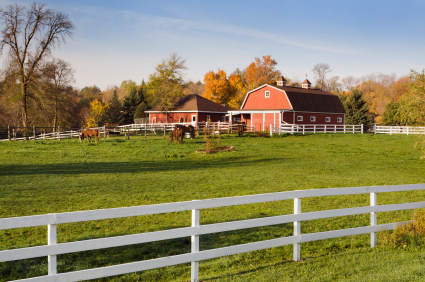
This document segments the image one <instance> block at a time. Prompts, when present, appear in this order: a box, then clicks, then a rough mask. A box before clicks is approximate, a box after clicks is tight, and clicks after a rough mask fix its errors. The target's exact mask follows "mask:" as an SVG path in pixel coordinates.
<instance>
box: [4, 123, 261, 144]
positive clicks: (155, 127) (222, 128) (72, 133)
mask: <svg viewBox="0 0 425 282" xmlns="http://www.w3.org/2000/svg"><path fill="white" fill-rule="evenodd" d="M178 124H180V125H186V126H188V125H192V126H194V127H195V128H196V131H202V130H204V129H205V128H207V129H208V130H210V131H212V132H214V133H225V132H227V133H228V134H229V133H232V132H235V131H237V130H238V125H237V124H230V125H229V123H227V122H211V123H208V124H206V123H202V122H199V123H197V124H196V123H191V122H184V123H141V124H127V125H120V126H115V127H105V126H102V127H92V128H91V129H98V130H99V134H103V135H104V138H105V134H104V133H105V132H107V133H111V132H112V133H117V132H119V133H120V134H123V135H125V136H126V138H127V137H128V136H129V135H130V133H133V134H134V133H136V134H137V133H141V134H143V133H144V134H145V137H146V134H147V132H150V133H155V134H158V133H163V135H164V138H165V134H166V132H169V131H172V130H174V129H175V126H176V125H178ZM244 127H245V131H254V132H255V126H249V125H244ZM82 130H83V129H65V130H64V129H61V128H60V127H59V128H58V130H57V131H53V132H49V133H46V132H45V131H44V132H43V130H42V129H40V128H36V127H34V129H33V130H32V131H33V132H34V133H35V134H31V135H30V136H27V137H17V135H18V134H17V131H15V128H9V129H8V131H7V132H6V133H7V138H4V139H0V141H23V140H61V139H68V138H77V137H78V135H79V134H80V132H81V131H82ZM37 131H38V133H37Z"/></svg>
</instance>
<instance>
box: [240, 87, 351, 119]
mask: <svg viewBox="0 0 425 282" xmlns="http://www.w3.org/2000/svg"><path fill="white" fill-rule="evenodd" d="M264 86H271V87H274V88H276V89H279V90H283V91H285V93H286V96H287V97H288V100H289V102H290V104H291V105H292V109H293V110H294V111H297V112H298V111H299V112H320V113H335V114H345V109H344V106H343V105H342V103H341V101H340V100H339V97H338V96H337V95H335V94H332V93H329V92H327V91H323V90H319V89H306V88H300V87H292V86H277V85H269V84H265V85H263V86H261V87H260V88H262V87H264ZM260 88H257V89H255V90H253V91H251V92H254V91H256V90H258V89H260ZM251 92H249V93H248V94H247V95H249V94H250V93H251ZM247 98H248V97H246V98H245V101H246V99H247ZM245 101H244V104H245Z"/></svg>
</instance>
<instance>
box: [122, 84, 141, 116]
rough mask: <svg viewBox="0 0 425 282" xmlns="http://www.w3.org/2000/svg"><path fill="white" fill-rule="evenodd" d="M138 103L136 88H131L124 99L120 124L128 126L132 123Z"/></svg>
mask: <svg viewBox="0 0 425 282" xmlns="http://www.w3.org/2000/svg"><path fill="white" fill-rule="evenodd" d="M140 102H141V101H140V99H139V96H138V92H137V89H136V87H132V88H131V89H130V91H129V92H128V95H127V96H125V97H124V101H123V105H122V111H123V114H122V118H121V124H130V123H133V122H134V113H135V111H136V108H137V106H138V105H139V104H140Z"/></svg>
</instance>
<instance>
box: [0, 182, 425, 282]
mask: <svg viewBox="0 0 425 282" xmlns="http://www.w3.org/2000/svg"><path fill="white" fill-rule="evenodd" d="M413 190H425V184H412V185H395V186H370V187H356V188H329V189H314V190H298V191H289V192H279V193H271V194H259V195H250V196H239V197H229V198H218V199H208V200H199V201H187V202H176V203H166V204H158V205H147V206H135V207H126V208H113V209H104V210H90V211H80V212H66V213H54V214H45V215H34V216H25V217H15V218H3V219H0V229H11V228H26V227H32V226H42V225H47V227H48V228H47V242H48V244H47V245H44V246H37V247H28V248H20V249H12V250H4V251H0V262H5V261H14V260H22V259H29V258H35V257H43V256H47V257H48V275H47V276H41V277H34V278H28V279H22V280H19V281H28V282H29V281H31V282H38V281H40V282H41V281H43V282H46V281H47V282H48V281H55V282H59V281H80V280H89V279H97V278H101V277H108V276H114V275H121V274H125V273H132V272H137V271H143V270H147V269H154V268H160V267H166V266H172V265H178V264H183V263H188V262H191V281H193V282H195V281H199V261H202V260H208V259H213V258H218V257H223V256H229V255H234V254H239V253H245V252H251V251H257V250H262V249H267V248H274V247H279V246H285V245H293V259H294V261H299V260H300V247H301V243H304V242H311V241H317V240H324V239H330V238H337V237H344V236H351V235H359V234H367V233H370V246H371V247H372V248H373V247H375V245H376V233H377V232H379V231H381V230H392V229H395V228H396V227H397V226H398V225H400V224H403V223H406V222H395V223H389V224H377V222H376V214H377V213H378V212H388V211H398V210H408V209H417V208H424V207H425V202H423V201H422V202H414V203H402V204H391V205H377V194H378V193H388V192H400V191H413ZM354 194H369V195H370V196H369V197H370V206H364V207H356V208H346V209H337V210H325V211H316V212H308V213H302V212H301V199H302V198H308V197H323V196H337V195H354ZM291 199H293V200H294V214H289V215H280V216H273V217H264V218H257V219H249V220H241V221H233V222H224V223H215V224H208V225H200V210H201V209H209V208H218V207H226V206H235V205H246V204H254V203H261V202H271V201H281V200H291ZM189 210H191V211H192V226H191V227H184V228H177V229H170V230H164V231H156V232H148V233H140V234H133V235H125V236H117V237H109V238H101V239H91V240H84V241H76V242H68V243H61V244H57V239H56V238H57V228H56V226H57V225H58V224H64V223H70V222H83V221H90V220H102V219H111V218H121V217H130V216H142V215H151V214H163V213H170V212H180V211H189ZM358 214H370V226H364V227H355V228H348V229H340V230H333V231H326V232H318V233H309V234H301V222H302V221H307V220H315V219H323V218H331V217H340V216H348V215H358ZM284 223H293V226H294V233H293V236H288V237H283V238H277V239H271V240H265V241H259V242H254V243H248V244H241V245H235V246H230V247H224V248H217V249H211V250H204V251H201V250H200V249H199V236H201V235H205V234H211V233H217V232H226V231H233V230H240V229H247V228H255V227H262V226H270V225H277V224H284ZM189 236H190V237H191V244H192V245H191V247H192V248H191V253H187V254H182V255H174V256H168V257H162V258H157V259H151V260H145V261H138V262H132V263H125V264H119V265H114V266H107V267H100V268H94V269H87V270H80V271H74V272H68V273H57V255H60V254H67V253H74V252H81V251H88V250H96V249H103V248H112V247H118V246H126V245H132V244H140V243H148V242H154V241H161V240H169V239H175V238H182V237H189Z"/></svg>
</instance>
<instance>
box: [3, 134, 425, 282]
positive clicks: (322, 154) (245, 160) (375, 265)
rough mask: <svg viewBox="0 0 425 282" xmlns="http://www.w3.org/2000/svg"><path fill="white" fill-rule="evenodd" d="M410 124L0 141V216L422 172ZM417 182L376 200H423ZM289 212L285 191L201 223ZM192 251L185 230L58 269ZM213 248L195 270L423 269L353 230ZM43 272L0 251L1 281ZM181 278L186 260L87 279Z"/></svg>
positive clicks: (392, 273)
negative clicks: (216, 141)
mask: <svg viewBox="0 0 425 282" xmlns="http://www.w3.org/2000/svg"><path fill="white" fill-rule="evenodd" d="M415 138H416V137H414V136H405V135H399V136H397V135H392V136H390V135H373V134H364V135H361V134H346V135H343V134H316V135H306V136H286V137H278V138H261V137H244V138H238V137H235V136H230V137H227V136H223V137H222V139H221V143H220V145H221V146H225V145H231V146H234V147H235V150H234V151H229V152H220V153H217V154H210V155H205V154H198V153H195V151H196V150H202V149H203V148H204V141H203V139H202V138H198V139H196V140H187V139H185V140H184V144H182V145H180V144H174V143H169V142H168V138H167V139H166V140H164V139H162V138H161V137H160V136H157V137H153V136H150V137H148V139H147V140H144V139H143V138H142V137H141V136H132V137H131V139H130V140H124V138H122V137H118V138H113V137H112V138H109V139H108V140H107V141H103V138H101V141H100V143H99V144H88V143H86V142H84V143H80V142H79V141H78V140H77V139H73V140H70V139H67V140H62V141H60V142H59V141H35V142H34V141H31V142H1V143H0V181H1V185H0V195H1V197H0V217H1V218H5V217H17V216H28V215H36V214H46V213H59V212H68V211H81V210H92V209H107V208H116V207H128V206H137V205H150V204H159V203H168V202H176V201H190V200H196V199H209V198H219V197H231V196H240V195H252V194H260V193H272V192H281V191H291V190H302V189H319V188H331V187H358V186H372V185H373V186H375V185H395V184H414V183H425V170H424V169H425V161H424V160H422V159H420V152H419V151H418V150H416V149H414V147H413V144H414V139H415ZM424 198H425V191H415V192H400V193H387V194H378V204H392V203H403V202H416V201H423V200H424ZM367 205H369V195H368V194H367V195H366V194H365V195H350V196H335V197H321V198H307V199H303V200H302V211H303V212H309V211H318V210H327V209H340V208H348V207H359V206H367ZM412 212H413V211H400V212H388V213H380V214H378V224H381V223H389V222H396V221H402V220H410V219H411V216H412ZM290 213H293V201H277V202H270V203H261V204H254V205H243V206H235V207H225V208H214V209H208V210H202V211H201V224H211V223H218V222H227V221H235V220H242V219H251V218H259V217H267V216H275V215H282V214H290ZM369 222H370V219H369V215H368V214H365V215H358V216H345V217H335V218H330V219H323V220H314V221H308V222H303V223H302V232H303V233H311V232H322V231H327V230H335V229H343V228H352V227H359V226H365V225H368V224H369ZM190 224H191V216H190V212H189V211H187V212H179V213H169V214H163V215H151V216H139V217H130V218H121V219H111V220H101V221H89V222H84V223H75V224H62V225H58V243H62V242H70V241H78V240H86V239H92V238H102V237H109V236H117V235H126V234H134V233H140V232H151V231H157V230H165V229H171V228H181V227H186V226H190ZM292 229H293V227H292V224H283V225H276V226H269V227H261V228H254V229H249V230H240V231H232V232H224V233H217V234H210V235H204V236H201V237H200V249H201V250H206V249H213V248H219V247H225V246H231V245H235V244H243V243H249V242H255V241H260V240H268V239H273V238H279V237H282V236H291V234H292V231H293V230H292ZM46 243H47V227H44V226H43V227H34V228H22V229H12V230H1V231H0V250H6V249H11V248H20V247H28V246H37V245H44V244H46ZM187 252H190V238H181V239H175V240H167V241H160V242H155V243H147V244H139V245H133V246H128V247H119V248H110V249H102V250H96V251H87V252H80V253H73V254H67V255H59V256H58V272H59V273H61V272H68V271H76V270H82V269H89V268H94V267H102V266H108V265H115V264H120V263H126V262H133V261H140V260H146V259H152V258H158V257H163V256H169V255H175V254H182V253H187ZM301 257H302V261H301V262H292V246H284V247H279V248H273V249H268V250H263V251H257V252H250V253H245V254H239V255H234V256H229V257H223V258H218V259H213V260H208V261H203V262H201V263H200V279H201V280H205V281H306V280H315V281H335V280H345V281H360V280H368V281H388V280H398V281H412V280H418V281H424V280H425V270H424V268H423V265H424V263H425V249H422V247H421V246H407V247H406V248H405V249H403V250H398V249H397V250H393V249H390V248H388V247H386V246H382V245H381V244H380V241H379V240H378V247H376V248H375V249H373V250H371V249H370V248H369V236H368V235H360V236H351V237H344V238H337V239H330V240H324V241H317V242H311V243H303V244H302V245H301ZM46 274H47V258H45V257H43V258H37V259H29V260H22V261H17V262H6V263H0V281H8V280H12V279H21V278H27V277H34V276H40V275H46ZM139 280H140V281H189V280H190V264H184V265H179V266H174V267H167V268H162V269H157V270H150V271H144V272H140V273H132V274H127V275H122V276H115V277H110V278H104V279H99V280H97V281H139Z"/></svg>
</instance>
